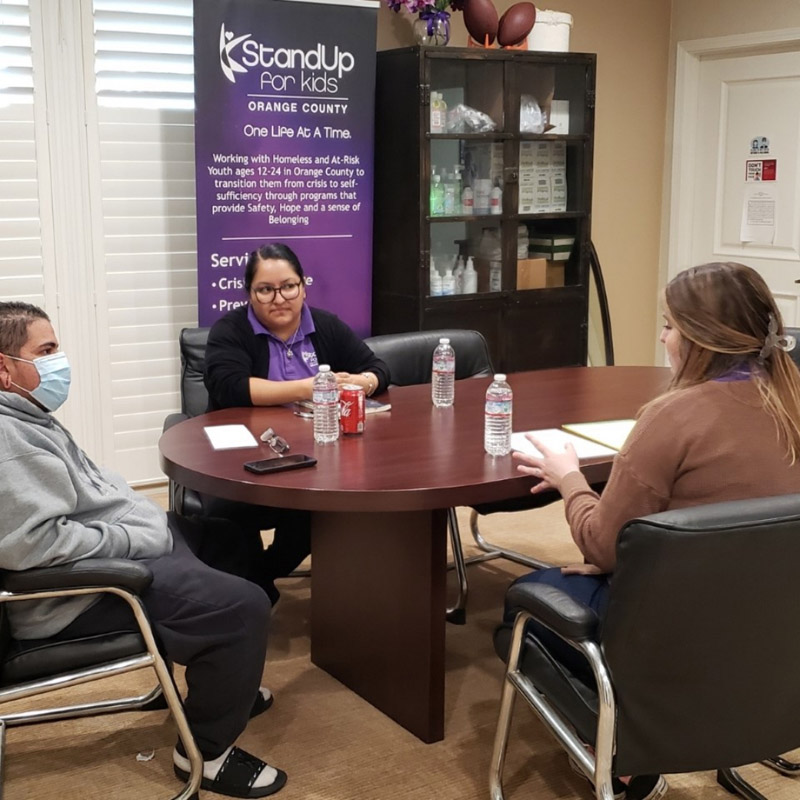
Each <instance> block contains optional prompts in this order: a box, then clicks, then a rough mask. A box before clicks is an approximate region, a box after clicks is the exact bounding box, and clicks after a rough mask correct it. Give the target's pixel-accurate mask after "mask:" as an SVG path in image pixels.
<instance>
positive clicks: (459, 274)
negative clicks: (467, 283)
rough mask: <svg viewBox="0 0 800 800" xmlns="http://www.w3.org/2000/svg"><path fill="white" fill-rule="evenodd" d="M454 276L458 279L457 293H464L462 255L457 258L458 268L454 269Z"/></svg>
mask: <svg viewBox="0 0 800 800" xmlns="http://www.w3.org/2000/svg"><path fill="white" fill-rule="evenodd" d="M453 277H454V278H455V279H456V289H455V294H464V259H463V258H461V256H459V257H458V259H457V260H456V268H455V270H453Z"/></svg>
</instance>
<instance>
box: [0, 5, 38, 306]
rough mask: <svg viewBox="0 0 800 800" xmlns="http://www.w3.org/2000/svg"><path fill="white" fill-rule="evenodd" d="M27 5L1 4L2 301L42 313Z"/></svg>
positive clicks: (31, 65) (0, 281)
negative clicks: (35, 307) (30, 305)
mask: <svg viewBox="0 0 800 800" xmlns="http://www.w3.org/2000/svg"><path fill="white" fill-rule="evenodd" d="M34 112H35V109H34V103H33V60H32V47H31V29H30V14H29V10H28V2H27V0H0V300H22V301H25V302H28V303H35V304H36V305H38V306H42V307H45V306H46V305H47V304H46V302H45V288H44V275H43V272H44V269H43V258H42V231H41V219H40V207H39V170H38V168H37V159H36V135H35V133H36V125H35V114H34Z"/></svg>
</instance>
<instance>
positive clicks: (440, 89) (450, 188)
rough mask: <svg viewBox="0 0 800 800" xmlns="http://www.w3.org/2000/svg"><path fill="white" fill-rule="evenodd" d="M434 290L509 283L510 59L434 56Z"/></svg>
mask: <svg viewBox="0 0 800 800" xmlns="http://www.w3.org/2000/svg"><path fill="white" fill-rule="evenodd" d="M428 65H429V70H430V72H429V75H430V113H429V120H428V133H429V135H428V138H427V141H428V145H429V149H428V152H427V154H426V155H427V157H426V158H425V163H426V164H427V166H428V181H427V185H428V188H429V203H428V215H427V217H428V222H429V226H428V228H429V231H428V239H429V245H430V247H429V251H430V265H429V267H430V269H429V279H430V280H429V287H428V296H431V297H439V296H442V297H451V296H454V295H462V294H466V295H474V294H483V293H487V292H499V291H501V289H502V288H503V287H502V235H503V233H502V225H501V224H500V223H501V221H502V219H503V181H504V167H505V164H504V159H503V143H504V139H505V138H507V136H505V135H504V116H505V114H504V65H503V62H502V61H500V60H497V61H486V60H471V59H458V60H448V59H445V58H431V59H429V60H428Z"/></svg>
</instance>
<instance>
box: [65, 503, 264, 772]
mask: <svg viewBox="0 0 800 800" xmlns="http://www.w3.org/2000/svg"><path fill="white" fill-rule="evenodd" d="M168 520H169V526H170V530H171V531H172V536H173V542H174V544H173V549H172V552H171V553H170V554H169V555H165V556H161V557H160V558H152V559H143V563H145V564H147V566H148V567H150V569H151V570H152V572H153V582H152V584H151V585H150V587H149V588H148V589H147V591H146V592H145V593H144V594H143V595H142V600H143V602H144V605H145V607H146V608H147V612H148V615H149V617H150V621H151V624H152V625H153V628H154V630H155V634H156V637H157V639H158V640H159V642H160V646H161V648H162V651H163V653H164V655H165V656H166V658H168V659H169V660H171V661H174V662H175V663H177V664H183V665H184V666H185V667H186V683H187V685H188V693H187V696H186V700H185V703H184V706H185V709H186V717H187V719H188V721H189V726H190V727H191V729H192V733H193V734H194V738H195V741H196V742H197V746H198V748H199V749H200V752H201V753H202V754H203V757H204V759H206V760H210V759H213V758H216V757H217V756H219V755H221V754H222V753H223V752H224V751H225V749H226V748H227V747H229V746H230V745H232V744H233V743H234V741H235V740H236V738H237V737H238V736H239V735H240V734H241V733H242V731H243V730H244V729H245V726H246V725H247V721H248V719H249V715H250V711H251V709H252V707H253V702H254V700H255V699H256V695H257V693H258V688H259V684H260V682H261V675H262V673H263V670H264V661H265V658H266V651H267V632H268V628H269V617H270V602H269V599H268V598H267V595H266V594H265V593H264V591H263V589H261V588H260V587H258V586H256V585H255V584H254V583H251V582H250V581H247V580H245V579H244V578H240V577H237V576H235V575H230V574H227V573H225V572H220V571H218V570H216V569H213V568H212V567H210V566H207V565H206V564H204V563H203V562H202V561H200V559H199V558H197V556H195V554H194V552H193V550H195V551H196V550H198V548H200V546H201V545H202V538H203V536H204V532H203V528H202V526H201V525H200V524H198V523H195V522H193V521H190V520H186V519H185V518H183V517H178V516H177V515H173V514H169V515H168ZM208 524H210V525H212V526H213V527H214V530H213V531H210V532H209V533H208V534H207V535H210V536H214V535H217V536H219V535H225V527H226V525H225V523H224V522H222V521H218V520H213V521H208ZM234 532H235V531H234ZM114 630H137V627H136V625H135V623H134V622H133V615H132V612H131V611H130V609H129V607H128V605H127V603H125V601H124V600H122V599H121V598H119V597H115V596H111V595H108V596H105V597H104V598H103V599H102V600H100V601H99V602H97V603H95V605H93V606H92V607H91V608H89V609H88V610H87V611H85V612H84V613H83V614H81V615H80V616H79V617H78V618H77V619H75V620H74V621H73V622H72V623H71V624H70V625H68V626H67V627H66V628H65V629H64V630H63V631H61V633H59V634H58V635H57V636H56V637H53V638H56V639H69V638H73V637H77V636H82V635H89V634H94V633H104V632H108V631H114Z"/></svg>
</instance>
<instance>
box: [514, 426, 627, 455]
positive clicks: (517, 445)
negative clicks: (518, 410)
mask: <svg viewBox="0 0 800 800" xmlns="http://www.w3.org/2000/svg"><path fill="white" fill-rule="evenodd" d="M525 433H530V434H532V435H533V436H535V437H536V438H537V439H538V440H539V441H540V442H541V443H542V444H543V445H544V446H545V447H549V448H550V449H551V450H557V451H559V452H561V451H562V450H563V449H564V445H565V444H566V443H567V442H571V443H572V446H573V447H574V448H575V452H576V453H577V454H578V458H602V457H604V456H613V455H616V452H617V451H616V450H612V449H611V448H610V447H604V446H603V445H602V444H597V442H590V441H589V440H588V439H584V438H582V437H580V436H573V434H571V433H567V432H566V431H562V430H561V429H559V428H544V429H542V430H539V431H523V432H521V433H512V434H511V449H512V450H519V451H520V452H521V453H528V454H529V455H532V456H536V457H537V458H541V456H542V453H540V452H539V451H538V450H537V449H536V448H535V447H534V446H533V445H532V444H531V443H530V442H529V441H528V440H527V439H526V438H525Z"/></svg>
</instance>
